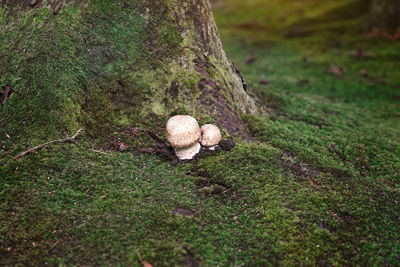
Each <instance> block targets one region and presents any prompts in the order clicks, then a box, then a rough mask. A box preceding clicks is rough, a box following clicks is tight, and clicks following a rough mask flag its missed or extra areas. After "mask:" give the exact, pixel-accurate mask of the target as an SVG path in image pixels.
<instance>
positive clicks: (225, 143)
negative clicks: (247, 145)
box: [219, 139, 236, 151]
mask: <svg viewBox="0 0 400 267" xmlns="http://www.w3.org/2000/svg"><path fill="white" fill-rule="evenodd" d="M219 145H220V146H221V147H222V149H223V150H225V151H230V150H231V149H232V148H233V147H234V146H235V145H236V144H235V141H233V139H226V140H222V141H221V142H219Z"/></svg>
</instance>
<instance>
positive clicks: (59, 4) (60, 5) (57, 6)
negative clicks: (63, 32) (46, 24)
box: [53, 1, 63, 15]
mask: <svg viewBox="0 0 400 267" xmlns="http://www.w3.org/2000/svg"><path fill="white" fill-rule="evenodd" d="M62 5H63V1H58V3H57V4H56V5H55V6H54V9H53V14H54V15H57V14H58V12H60V9H61V8H62Z"/></svg>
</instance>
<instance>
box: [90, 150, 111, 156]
mask: <svg viewBox="0 0 400 267" xmlns="http://www.w3.org/2000/svg"><path fill="white" fill-rule="evenodd" d="M92 151H93V152H96V153H99V154H103V155H106V156H112V154H111V153H106V152H104V151H101V150H97V149H92Z"/></svg>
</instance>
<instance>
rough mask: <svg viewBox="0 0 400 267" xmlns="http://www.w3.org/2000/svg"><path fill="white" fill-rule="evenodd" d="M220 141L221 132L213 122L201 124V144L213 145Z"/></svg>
mask: <svg viewBox="0 0 400 267" xmlns="http://www.w3.org/2000/svg"><path fill="white" fill-rule="evenodd" d="M219 141H221V132H220V131H219V129H218V127H217V126H215V125H213V124H204V125H203V126H201V144H202V145H203V146H207V147H211V146H215V145H217V144H218V143H219Z"/></svg>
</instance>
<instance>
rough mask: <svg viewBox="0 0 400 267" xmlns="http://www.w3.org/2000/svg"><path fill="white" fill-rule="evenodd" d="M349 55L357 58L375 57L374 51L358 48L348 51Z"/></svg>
mask: <svg viewBox="0 0 400 267" xmlns="http://www.w3.org/2000/svg"><path fill="white" fill-rule="evenodd" d="M349 55H350V56H353V57H356V58H358V59H371V58H374V57H375V54H374V53H366V52H364V50H363V49H361V48H359V49H357V50H353V51H350V52H349Z"/></svg>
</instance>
